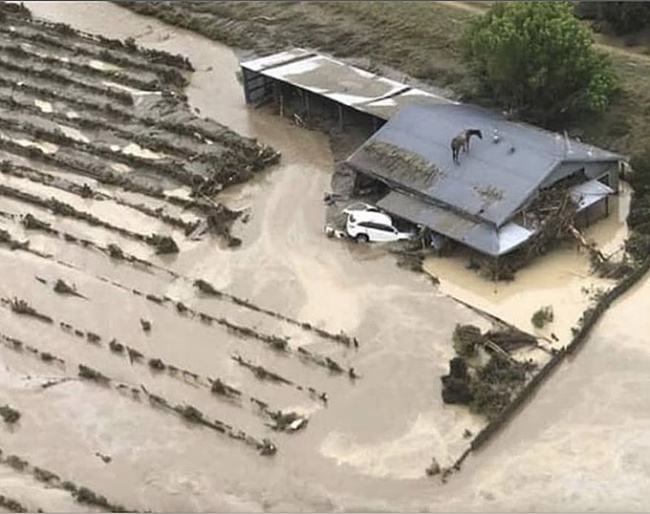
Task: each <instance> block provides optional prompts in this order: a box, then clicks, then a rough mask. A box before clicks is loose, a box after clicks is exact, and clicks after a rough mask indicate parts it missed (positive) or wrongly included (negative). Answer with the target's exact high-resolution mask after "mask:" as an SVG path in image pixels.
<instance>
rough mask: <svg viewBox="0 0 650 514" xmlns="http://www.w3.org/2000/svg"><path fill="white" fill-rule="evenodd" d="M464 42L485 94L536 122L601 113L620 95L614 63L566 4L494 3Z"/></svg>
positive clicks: (471, 24) (471, 27)
mask: <svg viewBox="0 0 650 514" xmlns="http://www.w3.org/2000/svg"><path fill="white" fill-rule="evenodd" d="M462 43H463V50H464V58H465V59H466V61H467V62H468V64H469V67H470V70H471V71H472V73H473V75H474V76H475V77H476V78H477V79H478V81H479V84H480V86H481V87H482V89H483V90H484V92H485V93H487V94H489V95H490V96H492V97H493V98H494V100H495V101H496V102H497V103H499V104H501V105H502V106H504V107H507V108H514V109H517V110H519V111H521V112H522V113H523V114H525V115H527V117H529V118H532V119H534V120H536V121H541V122H547V121H550V120H553V119H558V118H560V117H562V116H563V115H566V114H568V113H571V112H578V111H602V110H603V109H604V108H605V107H606V106H607V105H608V103H609V100H610V98H611V97H612V95H613V93H614V91H615V87H616V77H615V75H614V72H613V69H612V67H611V66H610V63H609V61H607V60H606V58H605V56H604V55H601V54H600V53H598V52H597V51H596V50H595V49H594V47H593V39H592V34H591V31H590V29H589V28H587V27H586V26H584V25H583V24H582V23H581V22H580V21H579V20H578V19H577V18H576V17H575V16H574V14H573V7H572V6H571V5H569V4H568V3H566V2H512V3H506V2H503V3H502V2H498V3H495V4H493V6H492V7H491V8H490V9H489V11H488V12H487V14H486V15H485V16H477V17H476V18H474V19H472V20H470V21H469V22H468V23H467V25H466V28H465V32H464V34H463V38H462Z"/></svg>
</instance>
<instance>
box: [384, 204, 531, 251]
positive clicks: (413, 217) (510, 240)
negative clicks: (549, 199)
mask: <svg viewBox="0 0 650 514" xmlns="http://www.w3.org/2000/svg"><path fill="white" fill-rule="evenodd" d="M377 205H378V206H379V207H381V208H382V209H385V210H386V211H387V212H390V213H392V214H394V215H396V216H400V217H402V218H404V219H408V220H410V221H412V222H413V223H417V224H420V225H424V226H426V227H429V228H430V229H431V230H434V231H435V232H437V233H439V234H443V235H445V236H447V237H449V238H451V239H454V240H455V241H459V242H461V243H463V244H465V245H467V246H469V247H471V248H474V249H475V250H478V251H480V252H482V253H486V254H488V255H492V256H498V255H503V254H506V253H508V252H511V251H512V250H515V249H516V248H518V247H519V246H521V245H522V244H523V243H525V242H526V241H528V240H529V239H530V238H531V237H532V236H533V235H534V233H535V232H534V231H532V230H529V229H527V228H525V227H522V226H521V225H517V224H516V223H512V222H510V223H506V224H505V225H503V226H502V227H500V228H497V227H495V226H494V225H491V224H489V223H485V222H481V221H478V220H471V219H469V218H466V217H464V216H462V215H460V214H456V213H454V212H453V211H450V210H448V209H445V208H443V207H440V206H437V205H433V204H431V203H428V202H426V201H425V200H423V199H421V198H417V197H415V196H413V195H408V194H405V193H402V192H399V191H391V192H390V193H388V195H386V196H385V197H384V198H382V199H381V200H380V201H379V202H378V203H377Z"/></svg>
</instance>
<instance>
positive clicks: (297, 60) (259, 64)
mask: <svg viewBox="0 0 650 514" xmlns="http://www.w3.org/2000/svg"><path fill="white" fill-rule="evenodd" d="M241 67H242V68H244V69H246V70H250V71H253V72H256V73H260V74H262V75H264V76H266V77H269V78H272V79H275V80H280V81H283V82H286V83H288V84H291V85H293V86H296V87H299V88H302V89H305V90H307V91H311V92H312V93H315V94H318V95H321V96H323V97H325V98H329V99H330V100H332V101H334V102H337V103H340V104H342V105H345V106H347V107H351V108H353V109H356V110H358V111H361V112H365V113H367V114H372V115H373V116H377V117H379V118H382V119H385V120H387V119H389V118H390V117H392V116H393V115H394V114H395V113H396V112H397V110H398V109H399V108H400V107H402V106H403V105H408V104H411V103H429V104H440V103H445V104H448V103H457V102H453V101H451V100H449V99H447V98H444V97H443V96H440V95H436V94H434V93H430V92H427V91H423V90H421V89H415V88H412V87H411V86H409V85H407V84H404V83H402V82H397V81H395V80H392V79H389V78H386V77H381V76H379V75H375V74H374V73H370V72H368V71H365V70H362V69H360V68H357V67H355V66H352V65H350V64H346V63H344V62H341V61H337V60H335V59H332V58H331V57H327V56H325V55H321V54H316V53H313V52H309V51H308V50H304V49H301V48H295V49H293V50H288V51H285V52H280V53H278V54H273V55H269V56H267V57H261V58H259V59H254V60H252V61H247V62H243V63H241Z"/></svg>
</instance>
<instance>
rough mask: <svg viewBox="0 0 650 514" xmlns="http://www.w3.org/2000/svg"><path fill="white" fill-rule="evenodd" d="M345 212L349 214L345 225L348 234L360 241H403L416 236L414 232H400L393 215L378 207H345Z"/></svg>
mask: <svg viewBox="0 0 650 514" xmlns="http://www.w3.org/2000/svg"><path fill="white" fill-rule="evenodd" d="M343 212H344V213H345V214H347V216H348V218H347V221H346V225H345V230H346V231H347V233H348V236H350V237H351V238H352V239H354V240H355V241H357V242H359V243H368V242H371V241H372V242H388V241H403V240H406V239H411V238H413V237H414V236H415V234H414V233H412V232H400V231H399V230H398V229H397V228H395V226H394V225H393V220H392V219H391V217H390V216H389V215H388V214H385V213H383V212H379V211H378V209H377V208H374V207H371V208H370V209H368V210H351V209H345V210H344V211H343Z"/></svg>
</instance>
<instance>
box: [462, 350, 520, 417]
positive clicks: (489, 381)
mask: <svg viewBox="0 0 650 514" xmlns="http://www.w3.org/2000/svg"><path fill="white" fill-rule="evenodd" d="M525 381H526V373H525V370H524V365H523V364H516V363H513V362H510V361H508V360H506V359H504V358H502V357H499V356H497V355H494V356H492V358H491V359H490V361H489V362H488V363H487V364H486V365H485V366H483V367H482V368H480V369H479V371H478V373H477V375H476V377H475V379H474V380H473V381H472V383H471V393H472V398H473V399H472V402H471V404H470V407H471V408H472V410H473V411H474V412H477V413H478V414H484V415H486V416H487V417H488V418H493V417H494V416H496V415H497V414H499V413H500V412H501V411H502V410H503V409H504V408H505V407H506V406H507V405H508V404H509V403H510V400H511V398H512V397H513V395H514V394H515V392H516V391H517V390H518V389H519V388H520V387H521V386H523V385H524V383H525Z"/></svg>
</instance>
